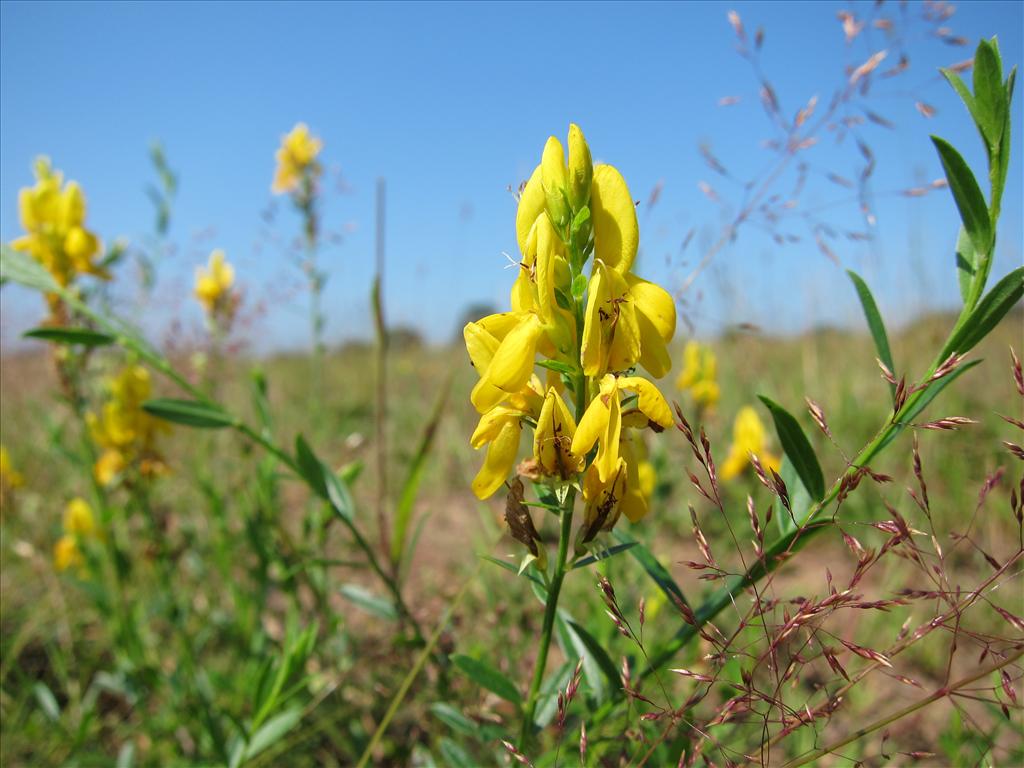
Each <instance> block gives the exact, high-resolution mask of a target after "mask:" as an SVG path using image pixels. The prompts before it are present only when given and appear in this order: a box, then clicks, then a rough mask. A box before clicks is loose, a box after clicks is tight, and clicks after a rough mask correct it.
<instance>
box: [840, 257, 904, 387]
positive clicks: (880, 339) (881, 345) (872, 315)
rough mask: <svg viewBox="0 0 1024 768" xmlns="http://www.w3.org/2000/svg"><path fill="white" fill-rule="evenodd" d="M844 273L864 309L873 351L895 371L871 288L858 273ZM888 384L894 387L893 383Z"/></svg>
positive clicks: (849, 270) (883, 324) (887, 337)
mask: <svg viewBox="0 0 1024 768" xmlns="http://www.w3.org/2000/svg"><path fill="white" fill-rule="evenodd" d="M846 274H847V275H849V277H850V280H851V281H853V287H854V288H856V289H857V296H858V297H859V298H860V305H861V307H862V308H863V309H864V317H865V318H866V319H867V321H868V329H869V330H870V331H871V338H872V339H873V340H874V342H875V351H876V352H878V359H879V360H881V361H882V362H883V363H885V365H886V367H887V368H888V369H889V370H890V371H895V370H896V365H895V364H894V363H893V360H892V350H891V349H890V348H889V336H888V334H887V333H886V332H885V323H884V322H883V321H882V315H881V313H880V312H879V311H878V305H877V304H875V297H874V296H872V295H871V289H870V288H868V284H867V283H865V282H864V280H863V279H861V277H860V275H858V274H857V273H856V272H854V271H853V270H851V269H848V270H846ZM890 386H891V387H893V388H894V389H895V385H890Z"/></svg>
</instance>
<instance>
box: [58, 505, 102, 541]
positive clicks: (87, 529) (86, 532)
mask: <svg viewBox="0 0 1024 768" xmlns="http://www.w3.org/2000/svg"><path fill="white" fill-rule="evenodd" d="M64 532H65V533H69V534H71V535H72V536H81V537H86V536H95V535H96V520H95V518H94V517H93V514H92V507H90V506H89V502H87V501H86V500H85V499H82V498H74V499H72V500H71V501H69V502H68V505H67V506H66V507H65V508H64Z"/></svg>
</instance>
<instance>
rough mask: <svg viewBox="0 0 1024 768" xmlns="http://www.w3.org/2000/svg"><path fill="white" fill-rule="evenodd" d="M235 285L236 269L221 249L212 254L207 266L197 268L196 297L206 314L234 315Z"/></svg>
mask: <svg viewBox="0 0 1024 768" xmlns="http://www.w3.org/2000/svg"><path fill="white" fill-rule="evenodd" d="M234 283H235V268H234V267H232V266H231V265H230V264H229V263H228V262H227V260H226V259H225V257H224V251H222V250H220V249H219V248H218V249H217V250H215V251H213V252H212V253H211V254H210V260H209V262H208V264H207V266H206V267H205V268H204V267H196V285H195V295H196V298H197V299H198V300H199V303H200V304H202V305H203V309H205V310H206V314H207V315H209V316H211V317H214V316H220V317H227V318H230V316H231V315H232V314H233V313H234V309H235V303H236V302H235V295H234V294H233V293H232V292H231V287H232V286H233V285H234Z"/></svg>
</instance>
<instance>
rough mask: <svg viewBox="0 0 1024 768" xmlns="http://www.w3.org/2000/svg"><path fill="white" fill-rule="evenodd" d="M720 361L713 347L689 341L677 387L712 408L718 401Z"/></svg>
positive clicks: (700, 405) (703, 405)
mask: <svg viewBox="0 0 1024 768" xmlns="http://www.w3.org/2000/svg"><path fill="white" fill-rule="evenodd" d="M717 375H718V361H717V360H716V359H715V353H714V352H713V351H712V349H711V347H708V346H705V345H703V344H700V343H699V342H696V341H688V342H687V343H686V348H685V349H684V350H683V370H682V372H680V374H679V378H677V379H676V387H677V388H679V389H681V390H683V391H684V392H689V393H690V396H691V397H692V398H693V400H694V402H695V403H697V405H698V406H699V407H701V408H712V407H714V405H715V404H716V403H718V395H719V389H718V381H717V380H716V378H717Z"/></svg>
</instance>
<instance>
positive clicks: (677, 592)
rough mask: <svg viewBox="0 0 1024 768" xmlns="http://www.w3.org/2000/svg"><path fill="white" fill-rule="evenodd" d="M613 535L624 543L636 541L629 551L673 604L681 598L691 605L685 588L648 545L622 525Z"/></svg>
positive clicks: (681, 600)
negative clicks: (676, 580)
mask: <svg viewBox="0 0 1024 768" xmlns="http://www.w3.org/2000/svg"><path fill="white" fill-rule="evenodd" d="M612 536H613V537H615V539H616V540H617V541H620V542H622V543H624V544H626V543H636V545H637V546H635V547H633V548H632V549H631V550H630V551H629V553H630V554H631V555H632V556H633V557H634V558H635V559H636V561H637V562H638V563H640V566H641V567H642V568H643V569H644V571H646V572H647V575H648V576H650V577H651V578H652V579H653V580H654V583H655V584H657V585H658V587H659V588H660V589H661V591H662V592H664V593H665V596H666V597H667V598H668V599H669V600H670V601H671V602H672V603H673V604H674V603H675V602H676V600H679V601H680V602H682V603H684V604H687V605H689V603H687V601H686V597H685V595H683V590H682V589H680V588H679V585H678V584H676V582H675V579H673V578H672V574H670V573H669V572H668V571H667V570H665V567H664V566H663V565H662V564H661V563H659V562H658V559H657V558H656V557H655V556H654V555H653V554H652V553H651V551H650V550H649V549H647V547H645V546H644V545H643V544H641V543H640V542H639V541H637V540H636V539H634V538H633V536H632V535H630V534H629V533H627V532H626V531H625V530H624V529H623V528H622V527H621V525H620V526H619V527H616V528H615V529H613V530H612Z"/></svg>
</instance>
